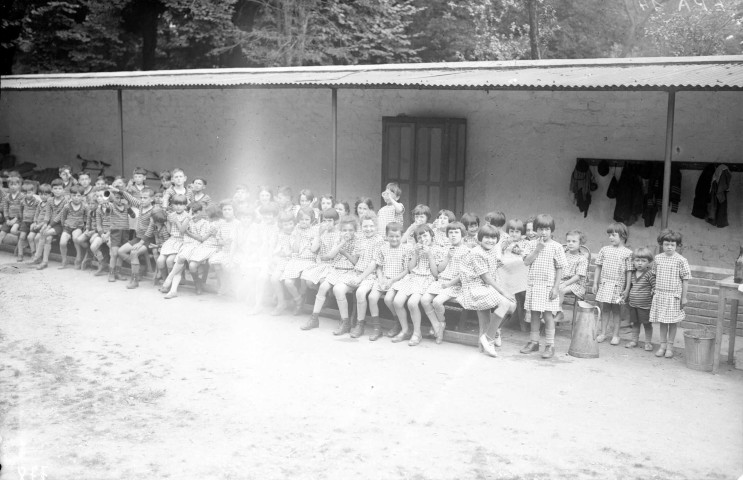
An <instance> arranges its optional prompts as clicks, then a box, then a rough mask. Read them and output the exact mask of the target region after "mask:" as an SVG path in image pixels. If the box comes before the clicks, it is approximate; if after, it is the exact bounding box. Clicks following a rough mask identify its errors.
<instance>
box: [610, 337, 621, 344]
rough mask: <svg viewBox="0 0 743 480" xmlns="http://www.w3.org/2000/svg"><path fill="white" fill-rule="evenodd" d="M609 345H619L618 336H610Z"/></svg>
mask: <svg viewBox="0 0 743 480" xmlns="http://www.w3.org/2000/svg"><path fill="white" fill-rule="evenodd" d="M609 343H610V344H611V345H614V346H616V345H619V337H611V342H609Z"/></svg>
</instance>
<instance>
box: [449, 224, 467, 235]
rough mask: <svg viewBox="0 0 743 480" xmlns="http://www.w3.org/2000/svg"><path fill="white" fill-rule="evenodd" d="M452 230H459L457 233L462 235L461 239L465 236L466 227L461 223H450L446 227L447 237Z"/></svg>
mask: <svg viewBox="0 0 743 480" xmlns="http://www.w3.org/2000/svg"><path fill="white" fill-rule="evenodd" d="M452 230H459V232H460V233H461V234H462V237H464V236H465V235H467V227H465V226H464V225H463V224H462V222H452V223H450V224H449V225H447V226H446V234H447V235H449V232H450V231H452Z"/></svg>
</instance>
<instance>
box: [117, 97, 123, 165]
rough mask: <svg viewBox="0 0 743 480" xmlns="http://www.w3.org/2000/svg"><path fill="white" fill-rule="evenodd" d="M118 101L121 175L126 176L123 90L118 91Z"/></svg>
mask: <svg viewBox="0 0 743 480" xmlns="http://www.w3.org/2000/svg"><path fill="white" fill-rule="evenodd" d="M116 99H117V101H118V105H119V142H120V147H121V174H122V175H125V174H124V109H123V108H122V101H121V89H118V90H116Z"/></svg>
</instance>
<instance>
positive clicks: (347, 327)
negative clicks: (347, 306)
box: [333, 318, 351, 336]
mask: <svg viewBox="0 0 743 480" xmlns="http://www.w3.org/2000/svg"><path fill="white" fill-rule="evenodd" d="M350 331H351V321H350V320H349V319H347V318H341V321H340V322H339V323H338V328H336V329H335V330H333V335H336V336H338V335H345V334H347V333H348V332H350Z"/></svg>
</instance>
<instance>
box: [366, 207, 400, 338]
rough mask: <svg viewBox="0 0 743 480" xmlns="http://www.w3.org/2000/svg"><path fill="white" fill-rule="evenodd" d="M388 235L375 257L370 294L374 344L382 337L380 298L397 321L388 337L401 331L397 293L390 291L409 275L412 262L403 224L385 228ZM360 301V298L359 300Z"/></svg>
mask: <svg viewBox="0 0 743 480" xmlns="http://www.w3.org/2000/svg"><path fill="white" fill-rule="evenodd" d="M384 229H385V232H386V236H385V239H384V240H385V241H384V243H383V244H382V245H381V246H380V247H379V249H378V250H377V253H376V254H375V256H374V265H375V266H376V269H377V275H376V279H375V280H374V285H373V286H372V288H371V291H369V314H370V315H371V320H370V322H369V323H370V324H371V325H372V328H373V330H372V333H371V335H369V340H371V341H375V340H377V339H379V337H380V336H381V327H380V322H379V298H380V297H381V296H382V294H384V303H385V305H387V308H389V310H390V312H392V316H393V317H394V319H395V320H397V321H396V322H394V323H393V325H394V326H393V327H392V329H391V330H388V331H387V333H386V335H387V336H388V337H391V338H392V337H395V336H397V334H399V333H400V332H401V331H402V329H401V328H400V322H399V319H398V318H397V313H396V312H395V307H394V305H393V304H392V302H393V300H394V299H395V293H397V292H396V291H395V290H393V289H392V288H390V287H391V286H392V285H394V284H395V283H396V282H398V281H399V280H402V278H403V277H404V276H405V275H407V273H408V263H409V262H410V247H408V245H406V244H404V243H402V235H403V233H402V224H401V223H398V222H390V223H388V224H387V226H385V227H384ZM357 298H358V297H357Z"/></svg>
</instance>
